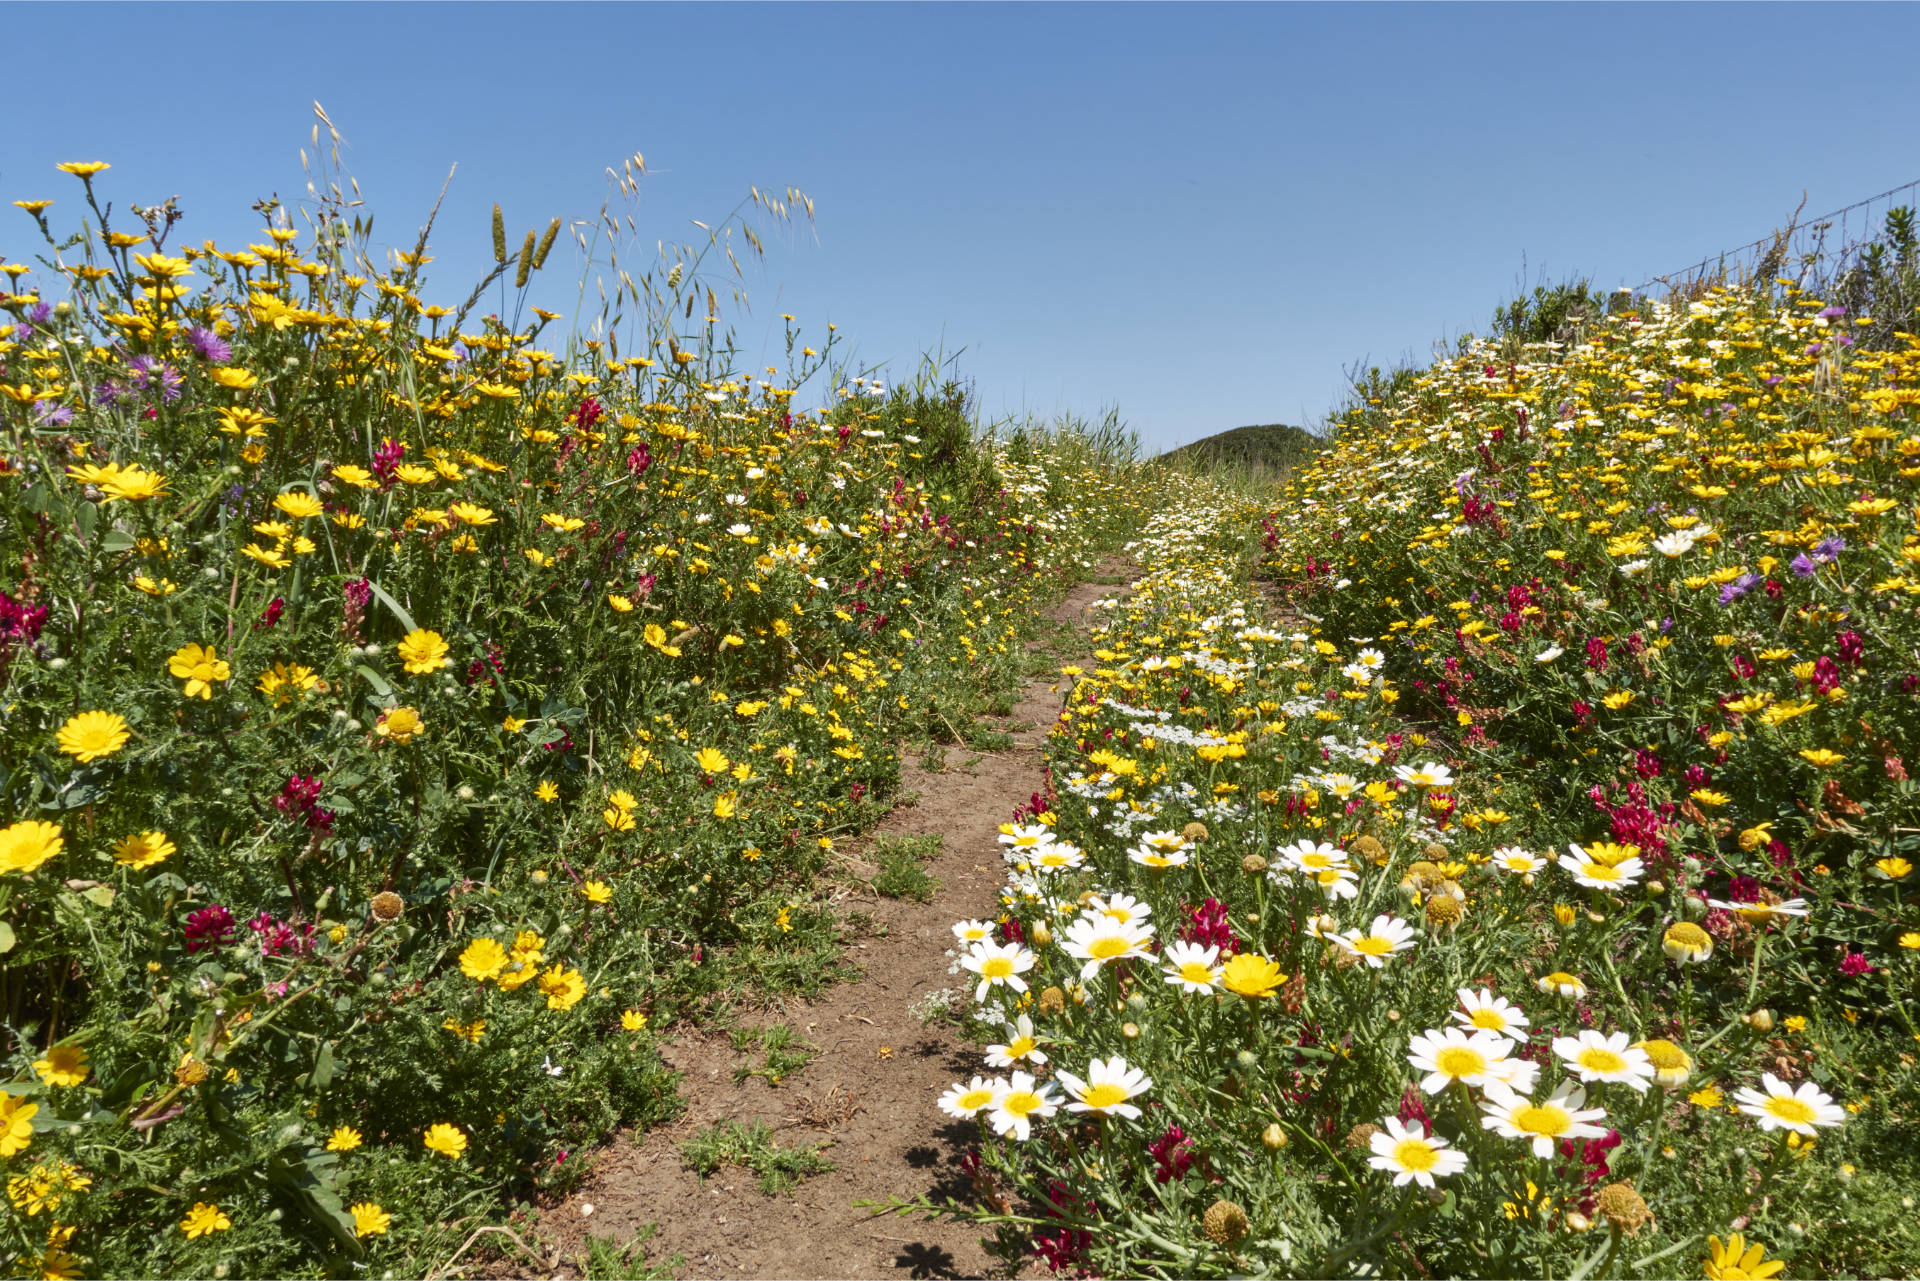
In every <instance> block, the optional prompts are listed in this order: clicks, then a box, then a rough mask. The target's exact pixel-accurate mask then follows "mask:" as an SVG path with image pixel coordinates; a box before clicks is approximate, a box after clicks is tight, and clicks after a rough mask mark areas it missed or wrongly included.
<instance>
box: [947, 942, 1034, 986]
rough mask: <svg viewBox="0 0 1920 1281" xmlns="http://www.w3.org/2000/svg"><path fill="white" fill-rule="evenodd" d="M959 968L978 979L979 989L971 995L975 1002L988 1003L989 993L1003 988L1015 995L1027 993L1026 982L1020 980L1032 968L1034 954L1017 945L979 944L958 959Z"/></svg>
mask: <svg viewBox="0 0 1920 1281" xmlns="http://www.w3.org/2000/svg"><path fill="white" fill-rule="evenodd" d="M960 964H961V965H962V966H963V967H965V968H966V969H969V970H972V971H973V972H974V973H975V974H978V975H979V976H980V987H979V989H978V990H977V991H975V992H974V994H973V999H974V1000H976V1001H984V1000H986V999H987V991H988V989H990V988H992V987H995V986H996V985H1004V986H1006V987H1010V988H1012V989H1013V990H1014V991H1016V992H1024V991H1026V990H1027V981H1026V980H1025V979H1023V978H1021V977H1020V976H1021V975H1022V974H1025V973H1026V972H1027V971H1028V970H1030V969H1032V968H1033V953H1032V952H1029V951H1028V950H1027V949H1026V948H1024V947H1021V946H1020V945H1019V944H1018V943H988V942H980V943H975V944H974V945H973V950H972V951H970V952H968V953H967V954H966V955H965V956H963V957H961V958H960Z"/></svg>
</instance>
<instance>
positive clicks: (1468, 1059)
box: [1433, 1045, 1487, 1077]
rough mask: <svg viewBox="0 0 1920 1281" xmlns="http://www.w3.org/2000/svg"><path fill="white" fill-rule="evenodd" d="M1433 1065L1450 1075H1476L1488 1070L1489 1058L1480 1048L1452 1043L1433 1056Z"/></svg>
mask: <svg viewBox="0 0 1920 1281" xmlns="http://www.w3.org/2000/svg"><path fill="white" fill-rule="evenodd" d="M1433 1065H1434V1067H1436V1068H1438V1069H1439V1070H1440V1071H1442V1072H1445V1073H1446V1074H1447V1075H1448V1076H1455V1077H1459V1076H1474V1075H1477V1074H1478V1073H1481V1072H1484V1071H1486V1070H1487V1059H1486V1056H1485V1055H1483V1054H1481V1053H1480V1051H1478V1050H1475V1049H1471V1048H1469V1047H1467V1046H1464V1045H1450V1046H1448V1047H1447V1048H1446V1049H1444V1050H1442V1051H1440V1053H1438V1054H1436V1055H1434V1056H1433Z"/></svg>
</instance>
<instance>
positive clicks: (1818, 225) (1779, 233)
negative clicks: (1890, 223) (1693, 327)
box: [1634, 178, 1920, 293]
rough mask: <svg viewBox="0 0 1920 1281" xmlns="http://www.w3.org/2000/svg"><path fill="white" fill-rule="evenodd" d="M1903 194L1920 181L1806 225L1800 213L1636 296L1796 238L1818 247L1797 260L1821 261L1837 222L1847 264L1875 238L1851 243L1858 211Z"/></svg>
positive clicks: (1917, 190)
mask: <svg viewBox="0 0 1920 1281" xmlns="http://www.w3.org/2000/svg"><path fill="white" fill-rule="evenodd" d="M1903 194H1904V195H1909V196H1911V195H1915V194H1920V178H1916V179H1915V180H1914V181H1912V182H1909V183H1904V184H1902V185H1900V186H1898V187H1892V188H1889V189H1888V190H1886V191H1883V192H1881V193H1879V194H1878V195H1874V196H1868V197H1866V198H1865V199H1864V200H1856V201H1854V202H1853V203H1852V204H1850V205H1846V206H1844V207H1842V208H1839V209H1835V210H1834V211H1833V212H1831V213H1824V214H1820V215H1818V216H1817V217H1814V218H1809V219H1806V220H1804V221H1802V220H1801V219H1800V217H1799V215H1798V213H1797V212H1796V213H1795V215H1794V217H1793V220H1792V221H1791V222H1789V223H1788V224H1787V226H1786V227H1785V228H1782V229H1779V230H1775V231H1772V232H1769V233H1768V234H1767V235H1764V236H1762V237H1760V238H1759V239H1758V240H1752V241H1748V242H1747V243H1746V244H1744V245H1739V246H1736V247H1735V248H1732V249H1723V250H1721V251H1720V252H1719V253H1717V254H1708V255H1707V256H1706V257H1704V258H1702V259H1700V260H1699V261H1698V262H1695V263H1691V264H1689V265H1687V266H1685V267H1681V268H1679V269H1677V270H1675V271H1670V272H1666V273H1664V274H1662V275H1658V276H1650V277H1648V278H1647V279H1646V280H1644V281H1642V282H1641V283H1640V284H1639V285H1638V286H1637V287H1636V288H1635V290H1634V292H1635V293H1639V292H1642V291H1644V290H1646V289H1648V288H1650V287H1651V286H1654V285H1668V286H1671V285H1672V284H1673V283H1674V281H1676V280H1678V279H1683V278H1686V277H1692V276H1699V275H1704V274H1705V273H1706V272H1707V271H1709V270H1710V269H1714V268H1716V267H1720V266H1725V265H1727V264H1728V263H1730V262H1734V263H1737V262H1739V261H1740V259H1741V258H1743V257H1744V256H1745V255H1747V254H1751V253H1753V252H1755V251H1756V250H1759V251H1763V253H1762V256H1763V257H1764V256H1765V252H1771V251H1772V250H1774V249H1776V248H1778V249H1783V250H1784V249H1785V248H1786V246H1787V244H1788V243H1789V242H1790V241H1791V240H1792V239H1793V238H1794V237H1796V236H1811V237H1813V240H1814V244H1815V246H1816V247H1815V248H1813V249H1812V250H1811V251H1804V250H1803V251H1802V253H1800V254H1797V255H1793V256H1796V257H1803V258H1804V257H1812V258H1818V257H1819V256H1820V255H1821V254H1822V253H1824V252H1825V242H1826V233H1827V231H1828V230H1830V229H1831V228H1832V226H1833V223H1834V220H1835V219H1838V220H1840V223H1841V245H1840V250H1839V253H1840V257H1841V259H1843V260H1844V259H1845V257H1846V256H1847V255H1848V254H1849V253H1851V252H1852V251H1853V250H1854V249H1856V248H1858V247H1859V246H1860V244H1862V243H1864V242H1865V240H1867V239H1871V238H1872V237H1871V234H1869V235H1868V236H1867V237H1864V238H1863V239H1862V240H1854V241H1849V240H1848V239H1847V230H1846V225H1847V222H1848V216H1849V215H1851V214H1852V213H1854V212H1855V211H1856V210H1860V209H1866V208H1868V207H1869V206H1871V205H1874V204H1877V203H1879V202H1881V201H1887V200H1891V198H1892V197H1894V196H1899V195H1903Z"/></svg>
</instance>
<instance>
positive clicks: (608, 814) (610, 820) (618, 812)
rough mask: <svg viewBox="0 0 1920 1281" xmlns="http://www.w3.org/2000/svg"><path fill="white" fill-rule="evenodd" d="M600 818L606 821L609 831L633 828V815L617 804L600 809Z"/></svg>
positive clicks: (626, 830) (623, 830)
mask: <svg viewBox="0 0 1920 1281" xmlns="http://www.w3.org/2000/svg"><path fill="white" fill-rule="evenodd" d="M600 818H601V821H603V822H604V823H606V825H607V830H608V831H610V832H631V831H632V830H633V826H634V824H633V815H632V814H630V813H628V812H627V811H626V810H623V809H621V808H620V807H618V806H612V807H609V808H607V809H604V810H601V811H600Z"/></svg>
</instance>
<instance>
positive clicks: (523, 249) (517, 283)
mask: <svg viewBox="0 0 1920 1281" xmlns="http://www.w3.org/2000/svg"><path fill="white" fill-rule="evenodd" d="M533 244H534V240H533V233H532V232H531V231H529V232H528V233H527V238H526V241H525V242H524V243H523V244H522V245H521V246H520V267H519V270H517V271H515V272H514V273H513V287H514V288H515V289H524V288H526V286H527V277H528V276H531V275H532V274H533Z"/></svg>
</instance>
